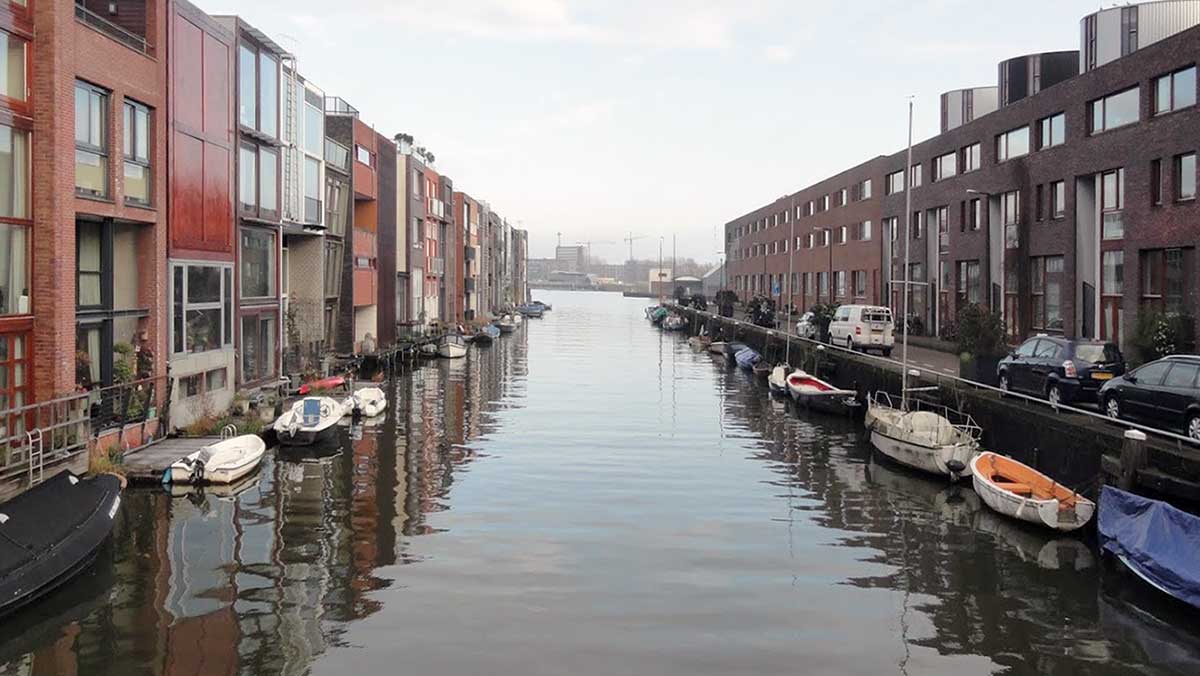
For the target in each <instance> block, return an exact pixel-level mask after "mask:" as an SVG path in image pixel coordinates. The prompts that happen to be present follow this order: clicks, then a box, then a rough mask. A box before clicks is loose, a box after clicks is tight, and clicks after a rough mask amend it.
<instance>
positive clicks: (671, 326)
mask: <svg viewBox="0 0 1200 676" xmlns="http://www.w3.org/2000/svg"><path fill="white" fill-rule="evenodd" d="M686 326H687V318H686V317H684V316H683V315H670V316H668V317H667V318H666V319H664V320H663V323H662V327H663V330H665V331H682V330H683V329H684V327H686Z"/></svg>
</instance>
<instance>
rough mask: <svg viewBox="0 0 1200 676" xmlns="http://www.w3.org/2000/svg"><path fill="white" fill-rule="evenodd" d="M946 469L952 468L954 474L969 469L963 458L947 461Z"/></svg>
mask: <svg viewBox="0 0 1200 676" xmlns="http://www.w3.org/2000/svg"><path fill="white" fill-rule="evenodd" d="M946 469H948V470H950V472H951V473H952V474H955V475H958V474H962V473H963V471H964V470H966V469H967V466H966V465H964V464H963V463H962V461H961V460H957V459H955V460H950V461H949V462H947V463H946Z"/></svg>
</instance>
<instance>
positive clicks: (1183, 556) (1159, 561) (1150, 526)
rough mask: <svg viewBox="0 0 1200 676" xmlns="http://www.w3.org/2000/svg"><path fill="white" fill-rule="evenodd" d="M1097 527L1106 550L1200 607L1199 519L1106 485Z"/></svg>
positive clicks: (1152, 580)
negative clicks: (1198, 564)
mask: <svg viewBox="0 0 1200 676" xmlns="http://www.w3.org/2000/svg"><path fill="white" fill-rule="evenodd" d="M1097 525H1098V527H1099V529H1100V544H1101V546H1102V547H1103V548H1104V549H1105V550H1106V551H1108V552H1110V553H1112V554H1115V555H1116V556H1118V557H1119V558H1120V559H1121V561H1122V562H1124V563H1125V565H1127V566H1129V567H1130V568H1131V569H1133V572H1135V573H1137V574H1138V575H1140V576H1141V577H1142V578H1144V579H1145V580H1147V581H1148V582H1150V583H1151V584H1153V585H1155V586H1156V587H1158V588H1159V589H1161V590H1163V591H1165V592H1166V593H1168V594H1170V595H1171V596H1174V597H1175V598H1177V599H1179V600H1181V601H1183V602H1185V603H1188V604H1190V605H1192V606H1195V607H1197V608H1200V566H1197V565H1196V562H1197V561H1200V517H1196V516H1193V515H1191V514H1188V513H1187V512H1184V511H1181V510H1179V509H1176V508H1174V507H1172V506H1170V505H1168V504H1167V503H1165V502H1160V501H1158V500H1150V499H1148V498H1143V497H1140V496H1137V495H1134V494H1132V493H1126V492H1125V491H1122V490H1120V489H1117V488H1113V487H1112V486H1105V487H1104V489H1103V491H1102V492H1101V494H1100V516H1099V518H1098V520H1097Z"/></svg>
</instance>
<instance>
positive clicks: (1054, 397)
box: [1046, 385, 1063, 406]
mask: <svg viewBox="0 0 1200 676" xmlns="http://www.w3.org/2000/svg"><path fill="white" fill-rule="evenodd" d="M1046 399H1047V400H1048V401H1049V402H1050V405H1051V406H1058V405H1060V404H1062V403H1063V399H1062V389H1061V388H1059V386H1058V385H1051V386H1050V387H1049V388H1047V389H1046Z"/></svg>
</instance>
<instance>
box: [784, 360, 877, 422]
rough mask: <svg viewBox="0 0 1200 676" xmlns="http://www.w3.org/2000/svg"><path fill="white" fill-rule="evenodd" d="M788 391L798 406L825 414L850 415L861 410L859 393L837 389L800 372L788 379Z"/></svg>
mask: <svg viewBox="0 0 1200 676" xmlns="http://www.w3.org/2000/svg"><path fill="white" fill-rule="evenodd" d="M787 391H788V393H789V394H790V395H792V399H794V400H795V401H796V403H797V404H800V405H801V406H803V407H805V408H810V409H813V410H815V411H821V412H823V413H832V414H833V415H850V414H851V413H853V412H854V411H855V410H856V409H859V408H860V404H859V402H858V399H857V393H856V392H854V391H853V390H843V389H841V388H839V387H835V386H833V385H831V384H830V383H827V382H825V381H824V380H821V379H820V378H818V377H816V376H814V375H811V374H809V373H805V372H804V371H800V370H797V371H794V372H793V373H792V374H791V375H789V376H788V377H787Z"/></svg>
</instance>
